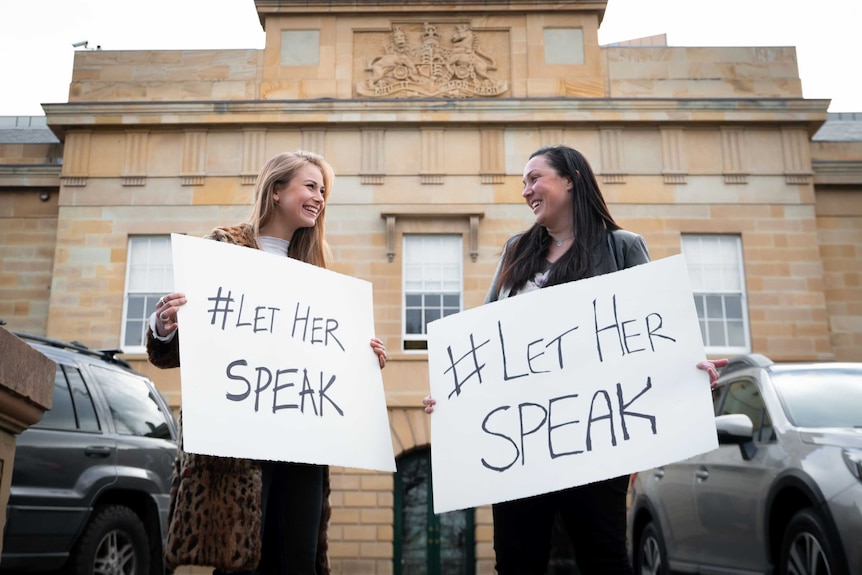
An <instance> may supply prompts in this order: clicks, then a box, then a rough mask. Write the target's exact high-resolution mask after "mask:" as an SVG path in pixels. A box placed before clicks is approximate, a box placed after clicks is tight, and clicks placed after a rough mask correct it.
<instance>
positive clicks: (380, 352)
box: [371, 337, 386, 369]
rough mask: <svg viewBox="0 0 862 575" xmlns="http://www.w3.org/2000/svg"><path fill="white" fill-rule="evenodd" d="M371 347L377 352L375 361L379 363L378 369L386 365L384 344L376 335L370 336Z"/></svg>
mask: <svg viewBox="0 0 862 575" xmlns="http://www.w3.org/2000/svg"><path fill="white" fill-rule="evenodd" d="M371 349H373V350H374V353H376V354H377V361H378V362H379V363H380V369H383V368H384V367H386V346H385V345H383V341H381V340H379V339H378V338H376V337H372V338H371Z"/></svg>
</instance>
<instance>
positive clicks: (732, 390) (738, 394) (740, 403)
mask: <svg viewBox="0 0 862 575" xmlns="http://www.w3.org/2000/svg"><path fill="white" fill-rule="evenodd" d="M735 413H741V414H742V415H745V416H747V417H748V418H749V419H750V420H751V424H752V432H753V435H754V439H755V441H764V442H767V441H775V434H774V431H773V429H772V419H771V418H770V417H769V412H768V411H767V410H766V405H765V404H764V403H763V398H762V397H761V396H760V390H759V389H758V388H757V385H756V384H755V383H754V382H753V381H748V380H741V381H735V382H733V383H731V384H730V385H729V386H727V393H726V394H725V398H724V404H723V405H722V406H721V408H720V409H719V410H718V412H717V413H716V415H730V414H735Z"/></svg>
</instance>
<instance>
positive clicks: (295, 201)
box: [261, 163, 325, 240]
mask: <svg viewBox="0 0 862 575" xmlns="http://www.w3.org/2000/svg"><path fill="white" fill-rule="evenodd" d="M324 191H325V190H324V187H323V174H322V173H321V171H320V168H318V167H317V166H315V165H314V164H311V163H306V164H305V165H303V166H302V167H301V168H299V170H297V172H296V174H295V175H294V176H293V178H291V179H290V181H288V182H286V183H281V184H276V187H275V190H273V193H272V199H273V201H274V202H275V204H276V205H275V207H274V212H273V217H272V221H271V222H270V223H269V225H267V226H266V228H270V229H267V230H264V229H261V233H264V234H265V235H274V236H276V237H281V238H284V239H286V240H290V239H291V238H293V234H294V232H295V231H296V230H298V229H300V228H311V227H314V224H315V223H316V222H317V217H318V216H319V215H320V213H321V212H322V211H323V208H324V205H325V200H324V198H323V196H324ZM271 226H272V227H271Z"/></svg>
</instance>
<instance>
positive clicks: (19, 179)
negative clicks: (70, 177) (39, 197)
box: [0, 164, 63, 188]
mask: <svg viewBox="0 0 862 575" xmlns="http://www.w3.org/2000/svg"><path fill="white" fill-rule="evenodd" d="M62 169H63V166H61V165H60V164H42V165H27V164H5V165H4V164H0V186H2V187H12V186H26V187H34V186H40V187H53V188H59V187H60V172H61V170H62Z"/></svg>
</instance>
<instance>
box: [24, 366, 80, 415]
mask: <svg viewBox="0 0 862 575" xmlns="http://www.w3.org/2000/svg"><path fill="white" fill-rule="evenodd" d="M33 427H43V428H46V429H66V430H71V431H74V430H76V429H78V426H77V424H76V423H75V409H74V408H73V407H72V394H71V391H70V390H69V384H68V382H67V381H66V375H65V374H64V373H63V368H62V366H60V365H57V372H56V373H55V374H54V405H53V407H51V409H49V410H48V411H46V412H45V415H44V416H42V419H40V420H39V421H38V422H37V423H34V424H33Z"/></svg>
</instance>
